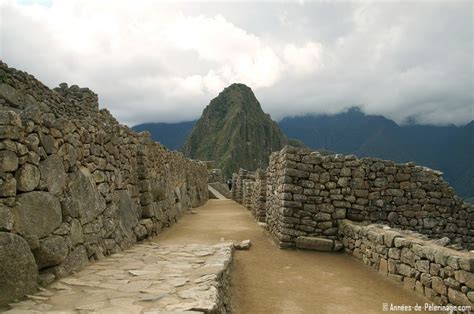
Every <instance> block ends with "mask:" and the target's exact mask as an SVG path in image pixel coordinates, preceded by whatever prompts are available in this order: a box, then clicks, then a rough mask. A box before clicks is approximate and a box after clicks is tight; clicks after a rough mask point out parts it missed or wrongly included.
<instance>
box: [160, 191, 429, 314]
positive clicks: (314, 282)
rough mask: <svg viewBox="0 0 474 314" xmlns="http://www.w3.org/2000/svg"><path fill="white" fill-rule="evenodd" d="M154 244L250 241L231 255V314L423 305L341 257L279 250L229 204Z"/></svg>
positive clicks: (188, 218) (219, 203)
mask: <svg viewBox="0 0 474 314" xmlns="http://www.w3.org/2000/svg"><path fill="white" fill-rule="evenodd" d="M195 212H196V213H197V214H195V215H185V216H184V217H183V218H182V219H181V220H180V221H179V222H178V223H177V224H176V225H174V226H173V227H172V228H170V229H166V230H164V232H162V233H161V234H160V235H159V236H158V237H157V238H156V239H155V241H156V242H157V243H162V244H187V243H198V244H210V243H211V244H212V243H219V242H220V241H222V240H225V241H227V240H235V241H239V242H240V241H241V240H244V239H250V240H251V241H252V246H251V248H250V249H249V250H247V251H235V252H234V257H233V262H232V265H233V266H232V281H231V283H232V284H231V296H232V297H231V301H232V308H233V310H234V313H244V314H249V313H250V314H251V313H272V314H273V313H275V314H276V313H284V314H287V313H290V314H297V313H311V314H313V313H383V304H384V303H388V304H390V303H393V304H395V305H401V304H406V305H412V306H414V305H415V304H416V303H418V304H421V305H424V303H425V302H428V301H426V300H425V299H424V298H421V297H419V296H417V295H415V294H414V293H413V292H409V291H407V290H405V289H403V288H402V286H400V285H398V284H396V283H394V282H392V281H390V280H389V279H387V278H386V277H383V276H381V275H379V274H378V273H377V272H376V271H374V270H373V269H371V268H369V267H367V266H366V265H364V264H362V263H361V262H359V261H357V260H355V259H354V258H352V257H350V256H348V255H346V254H344V253H332V252H315V251H304V250H281V249H279V248H278V247H277V246H276V245H275V244H274V243H273V242H272V240H271V238H270V236H269V235H268V234H267V233H266V232H265V231H264V229H263V228H262V227H260V226H259V225H258V223H257V222H255V221H254V219H253V217H252V215H251V214H250V212H249V211H248V210H247V209H246V208H244V207H243V206H241V205H239V204H237V203H235V202H234V201H232V200H210V201H209V202H208V203H207V204H206V205H204V206H202V207H200V208H197V209H196V210H195Z"/></svg>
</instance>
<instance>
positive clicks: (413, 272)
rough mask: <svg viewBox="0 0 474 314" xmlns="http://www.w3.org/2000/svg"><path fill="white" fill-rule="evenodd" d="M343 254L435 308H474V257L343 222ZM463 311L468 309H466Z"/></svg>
mask: <svg viewBox="0 0 474 314" xmlns="http://www.w3.org/2000/svg"><path fill="white" fill-rule="evenodd" d="M340 233H341V237H342V242H343V244H344V247H345V251H346V252H347V253H348V254H350V255H352V256H354V257H355V258H357V259H359V260H361V261H363V262H364V263H365V264H366V265H368V266H370V267H372V268H374V269H376V270H378V271H379V273H380V274H382V275H383V276H388V278H390V279H392V280H394V281H396V282H399V283H401V284H403V285H404V287H405V288H407V289H409V290H411V291H416V292H418V293H419V294H421V295H423V296H425V297H426V298H427V299H429V300H431V301H432V302H434V303H435V304H437V305H446V304H454V305H457V306H470V307H471V308H474V258H473V256H472V253H469V252H465V251H455V250H453V249H449V248H445V247H442V246H441V245H438V244H437V243H436V242H437V241H433V240H431V241H428V240H426V239H425V240H423V239H420V237H416V236H413V235H411V234H410V233H406V232H403V231H400V230H393V229H391V228H389V227H386V226H385V227H384V226H380V225H368V226H367V225H361V224H358V223H354V222H351V221H349V220H343V221H342V222H341V226H340ZM466 312H468V310H467V309H466Z"/></svg>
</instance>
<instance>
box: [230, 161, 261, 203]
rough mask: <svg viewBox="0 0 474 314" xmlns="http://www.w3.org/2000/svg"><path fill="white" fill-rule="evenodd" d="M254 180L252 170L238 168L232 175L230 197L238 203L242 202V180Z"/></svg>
mask: <svg viewBox="0 0 474 314" xmlns="http://www.w3.org/2000/svg"><path fill="white" fill-rule="evenodd" d="M245 180H251V181H254V180H255V177H254V174H253V172H251V171H248V170H245V169H242V168H240V170H239V173H238V174H235V173H234V174H233V175H232V183H233V184H232V199H233V200H234V201H236V202H237V203H239V204H244V181H245Z"/></svg>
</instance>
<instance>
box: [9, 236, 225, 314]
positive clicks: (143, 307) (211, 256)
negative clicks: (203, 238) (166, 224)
mask: <svg viewBox="0 0 474 314" xmlns="http://www.w3.org/2000/svg"><path fill="white" fill-rule="evenodd" d="M231 258H232V244H229V243H221V244H216V245H212V246H211V245H196V244H195V245H159V244H156V243H144V244H138V245H136V246H134V247H133V248H131V249H128V250H126V251H124V252H122V253H119V254H114V255H112V256H110V257H108V258H105V259H103V260H101V261H98V262H95V263H93V264H91V265H89V266H87V267H86V268H85V269H84V270H82V271H80V272H78V273H77V274H75V275H72V276H69V277H67V278H63V279H60V280H59V281H57V282H55V283H53V284H52V285H51V286H49V287H48V288H46V289H44V288H43V289H41V291H40V292H39V293H37V294H35V295H34V296H30V297H29V299H28V300H26V301H23V302H20V303H17V304H13V309H12V310H10V311H7V313H33V312H36V313H38V312H49V311H60V312H61V313H64V312H74V311H77V312H93V313H164V312H167V313H168V312H180V313H183V312H185V313H202V312H206V313H214V312H216V313H225V312H226V311H228V309H226V308H225V306H224V303H228V300H227V299H228V298H229V296H228V279H229V273H230V261H231ZM188 311H189V312H188Z"/></svg>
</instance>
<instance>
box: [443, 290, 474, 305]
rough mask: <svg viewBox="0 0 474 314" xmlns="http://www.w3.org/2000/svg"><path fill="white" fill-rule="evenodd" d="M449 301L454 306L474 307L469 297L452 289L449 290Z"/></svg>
mask: <svg viewBox="0 0 474 314" xmlns="http://www.w3.org/2000/svg"><path fill="white" fill-rule="evenodd" d="M448 299H449V302H451V303H452V304H454V305H465V306H473V304H472V303H471V301H469V299H468V298H467V295H466V294H464V293H462V292H461V291H458V290H454V289H452V288H449V289H448Z"/></svg>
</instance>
